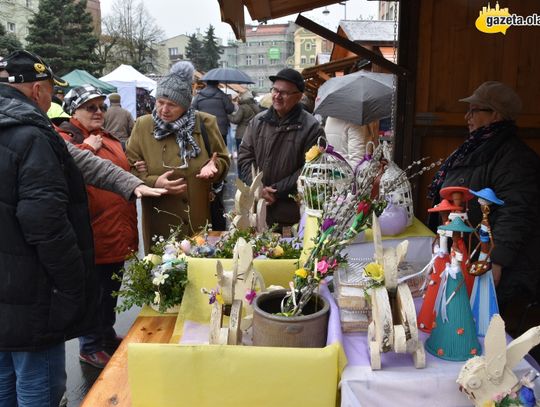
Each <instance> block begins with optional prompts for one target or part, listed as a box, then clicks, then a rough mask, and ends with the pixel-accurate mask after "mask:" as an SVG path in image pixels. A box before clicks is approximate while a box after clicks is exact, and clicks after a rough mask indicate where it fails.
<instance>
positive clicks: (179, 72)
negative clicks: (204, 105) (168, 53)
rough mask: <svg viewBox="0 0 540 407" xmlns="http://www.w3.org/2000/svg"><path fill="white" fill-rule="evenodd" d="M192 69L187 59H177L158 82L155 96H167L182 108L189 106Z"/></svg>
mask: <svg viewBox="0 0 540 407" xmlns="http://www.w3.org/2000/svg"><path fill="white" fill-rule="evenodd" d="M194 70H195V68H194V67H193V64H192V63H191V62H188V61H179V62H177V63H176V64H174V65H173V66H172V67H171V71H170V73H169V75H167V76H165V77H164V78H163V79H162V80H161V81H160V82H159V84H158V86H157V89H156V98H159V97H164V98H167V99H169V100H172V101H173V102H175V103H177V104H179V105H180V106H182V107H183V108H184V109H188V108H189V107H190V106H191V98H192V93H191V84H192V82H193V71H194Z"/></svg>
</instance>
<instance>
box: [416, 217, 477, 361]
mask: <svg viewBox="0 0 540 407" xmlns="http://www.w3.org/2000/svg"><path fill="white" fill-rule="evenodd" d="M440 229H442V230H447V231H451V232H452V233H453V235H452V240H453V243H452V249H451V251H450V263H449V264H447V266H446V269H445V271H444V273H443V275H442V277H441V287H440V289H439V293H438V295H437V299H436V300H435V312H436V315H437V316H436V319H435V324H434V326H433V328H432V330H431V335H430V337H429V338H428V340H427V341H426V344H425V345H426V350H427V351H428V352H429V353H431V354H432V355H434V356H437V357H439V358H441V359H446V360H454V361H459V360H467V359H469V358H471V357H473V356H476V355H479V354H480V353H481V347H480V343H479V342H478V337H477V334H476V326H475V324H474V320H473V315H472V311H471V307H470V305H469V296H468V295H467V290H466V288H465V281H464V279H463V272H462V267H461V263H462V262H463V253H462V252H461V248H460V246H459V245H458V244H457V242H459V240H460V238H462V236H461V235H462V234H463V233H470V232H472V231H473V229H472V228H471V227H469V226H467V225H466V224H465V222H463V220H462V219H461V218H460V217H456V218H454V220H453V221H452V222H451V223H449V224H448V225H444V226H440Z"/></svg>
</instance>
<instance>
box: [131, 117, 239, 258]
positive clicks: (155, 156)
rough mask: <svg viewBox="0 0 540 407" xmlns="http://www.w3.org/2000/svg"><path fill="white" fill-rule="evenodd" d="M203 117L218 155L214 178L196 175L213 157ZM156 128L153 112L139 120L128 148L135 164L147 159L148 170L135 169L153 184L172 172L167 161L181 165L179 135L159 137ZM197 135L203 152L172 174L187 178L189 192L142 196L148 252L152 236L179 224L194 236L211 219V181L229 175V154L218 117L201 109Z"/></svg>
mask: <svg viewBox="0 0 540 407" xmlns="http://www.w3.org/2000/svg"><path fill="white" fill-rule="evenodd" d="M201 119H202V120H203V121H204V125H205V128H206V131H207V133H208V139H209V142H210V146H211V149H212V152H215V153H217V154H218V160H217V166H218V174H217V175H216V177H215V178H214V179H213V180H212V181H208V180H203V179H199V178H196V177H195V175H197V174H198V173H199V171H200V170H201V168H202V167H203V166H204V165H205V164H206V163H207V162H208V160H209V156H208V152H207V151H206V148H205V146H204V141H203V138H202V135H201V130H200V120H201ZM153 130H154V121H153V119H152V116H151V115H146V116H142V117H140V118H139V119H137V121H136V122H135V127H133V131H132V133H131V137H130V138H129V140H128V143H127V151H126V153H127V156H128V160H129V161H130V163H131V164H133V163H134V162H135V161H139V160H144V161H145V162H146V165H147V167H148V172H147V173H138V172H137V170H135V169H133V170H132V172H133V174H135V175H137V176H138V177H139V178H140V179H141V180H143V181H144V183H145V184H146V185H148V186H150V187H153V186H154V185H155V183H156V180H157V179H158V177H159V176H160V175H162V174H163V173H165V172H166V171H169V169H168V168H165V167H164V166H163V165H164V164H165V165H167V166H171V167H178V166H180V165H181V163H180V157H179V154H178V150H179V147H178V144H177V142H176V138H175V137H174V136H173V135H170V136H168V137H166V138H164V139H162V140H156V139H155V138H154V134H153ZM193 138H194V139H195V141H196V142H197V144H198V145H199V147H200V148H201V153H200V154H199V155H198V156H197V157H196V158H192V159H190V160H188V163H189V166H188V168H187V169H175V170H174V174H173V177H172V179H177V178H184V179H185V180H186V181H187V186H188V189H187V193H184V194H180V195H164V196H161V197H159V198H150V197H144V198H143V199H142V210H143V213H142V229H143V239H144V247H145V252H146V253H148V249H149V247H150V246H151V245H152V241H151V238H152V236H154V235H157V236H163V237H164V238H167V237H168V236H169V234H170V229H171V227H173V226H176V225H179V224H182V231H183V234H184V235H186V236H191V235H193V234H196V233H197V232H199V231H200V230H201V228H202V227H204V226H205V224H206V222H207V220H208V219H210V201H209V195H210V187H211V182H216V181H220V180H222V179H224V178H225V177H226V175H227V172H228V171H229V165H230V158H229V153H228V151H227V147H226V146H225V143H224V142H223V138H222V137H221V133H220V132H219V129H218V126H217V122H216V118H215V117H214V116H212V115H209V114H206V113H202V112H197V118H196V122H195V129H194V131H193ZM156 209H157V210H156Z"/></svg>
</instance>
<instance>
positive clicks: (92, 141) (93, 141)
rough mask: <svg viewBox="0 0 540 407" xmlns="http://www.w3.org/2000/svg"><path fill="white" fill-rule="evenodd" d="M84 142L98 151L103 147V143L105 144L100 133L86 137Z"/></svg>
mask: <svg viewBox="0 0 540 407" xmlns="http://www.w3.org/2000/svg"><path fill="white" fill-rule="evenodd" d="M83 144H88V145H89V146H90V147H92V148H93V149H94V150H96V151H97V150H99V149H100V148H101V145H102V144H103V139H102V138H101V136H100V135H96V134H90V135H89V136H88V137H86V138H85V139H84V141H83Z"/></svg>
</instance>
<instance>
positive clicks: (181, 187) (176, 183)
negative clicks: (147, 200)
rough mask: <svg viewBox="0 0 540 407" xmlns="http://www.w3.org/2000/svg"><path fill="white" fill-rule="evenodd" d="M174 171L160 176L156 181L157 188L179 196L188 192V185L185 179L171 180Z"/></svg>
mask: <svg viewBox="0 0 540 407" xmlns="http://www.w3.org/2000/svg"><path fill="white" fill-rule="evenodd" d="M173 172H174V170H170V171H167V172H165V173H163V174H161V175H160V176H159V178H158V179H157V180H156V184H155V187H156V188H164V189H166V190H167V193H169V194H173V195H178V194H181V193H183V192H186V191H187V183H186V181H185V180H184V178H178V179H174V180H170V179H169V177H170V176H171V175H172V174H173Z"/></svg>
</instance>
